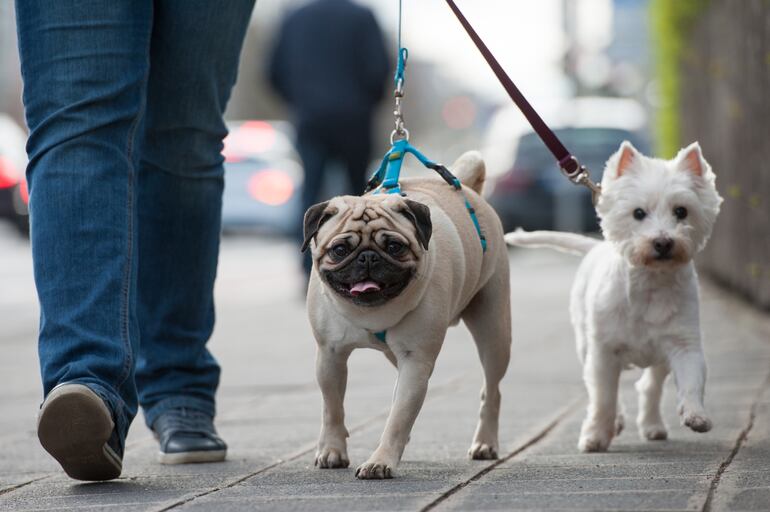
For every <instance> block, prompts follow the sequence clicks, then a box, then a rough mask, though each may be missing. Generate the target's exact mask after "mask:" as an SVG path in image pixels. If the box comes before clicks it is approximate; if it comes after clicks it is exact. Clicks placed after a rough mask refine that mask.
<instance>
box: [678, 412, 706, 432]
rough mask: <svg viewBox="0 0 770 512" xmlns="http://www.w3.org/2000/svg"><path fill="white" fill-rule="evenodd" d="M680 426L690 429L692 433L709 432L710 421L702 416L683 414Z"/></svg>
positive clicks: (691, 413) (692, 413)
mask: <svg viewBox="0 0 770 512" xmlns="http://www.w3.org/2000/svg"><path fill="white" fill-rule="evenodd" d="M682 425H684V426H685V427H690V430H692V431H693V432H708V431H709V430H711V420H710V419H708V418H707V417H706V416H705V415H703V414H697V413H694V412H690V413H688V412H685V413H684V414H682Z"/></svg>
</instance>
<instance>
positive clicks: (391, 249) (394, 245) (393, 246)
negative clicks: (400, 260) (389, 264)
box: [385, 241, 406, 256]
mask: <svg viewBox="0 0 770 512" xmlns="http://www.w3.org/2000/svg"><path fill="white" fill-rule="evenodd" d="M404 249H406V247H405V246H404V244H402V243H401V242H394V241H391V242H388V245H386V246H385V250H386V251H387V252H388V254H390V255H391V256H399V255H400V254H401V253H403V252H404Z"/></svg>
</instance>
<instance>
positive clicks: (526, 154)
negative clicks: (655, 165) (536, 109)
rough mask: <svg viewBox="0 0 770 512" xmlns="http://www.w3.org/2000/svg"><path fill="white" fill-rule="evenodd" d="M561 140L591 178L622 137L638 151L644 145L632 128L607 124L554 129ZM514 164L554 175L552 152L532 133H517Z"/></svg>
mask: <svg viewBox="0 0 770 512" xmlns="http://www.w3.org/2000/svg"><path fill="white" fill-rule="evenodd" d="M554 133H555V134H556V136H557V137H558V138H559V139H560V140H561V141H562V143H563V144H564V145H565V146H566V147H567V148H568V149H569V150H570V151H572V152H573V154H574V155H575V156H576V157H578V159H579V160H580V163H581V164H583V165H585V166H586V167H588V168H589V169H590V170H591V172H592V176H593V177H594V178H595V179H600V178H601V174H602V172H603V170H604V164H605V163H606V162H607V159H608V158H609V157H610V155H612V154H613V153H614V152H615V151H617V149H618V147H619V146H620V143H621V142H623V141H624V140H629V141H631V143H632V144H634V146H636V147H637V149H639V150H640V151H642V152H645V151H646V146H645V144H644V143H643V142H642V140H641V139H640V137H639V136H638V135H636V134H634V133H632V132H629V131H626V130H619V129H611V128H563V129H558V130H554ZM514 167H515V168H518V169H527V170H528V171H530V172H533V173H535V174H540V173H544V172H547V173H548V175H544V176H538V177H542V178H545V179H550V178H552V177H558V176H559V174H558V173H552V171H553V169H554V168H556V162H555V161H554V157H553V155H551V153H550V152H549V151H548V148H546V146H545V144H543V141H542V140H540V137H538V135H537V134H535V133H528V134H526V135H524V136H523V137H521V139H520V140H519V145H518V147H517V149H516V158H515V160H514Z"/></svg>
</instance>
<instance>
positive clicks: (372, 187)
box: [364, 0, 487, 343]
mask: <svg viewBox="0 0 770 512" xmlns="http://www.w3.org/2000/svg"><path fill="white" fill-rule="evenodd" d="M398 7H399V8H398V63H397V65H396V74H395V76H394V77H393V81H394V84H395V92H394V97H395V100H396V108H395V111H394V112H393V114H394V115H395V121H396V129H395V130H393V133H392V134H391V136H390V144H391V147H390V150H389V151H388V152H387V153H385V156H384V157H383V158H382V162H381V163H380V167H379V168H378V169H377V171H376V172H375V173H374V174H373V175H372V177H371V178H370V179H369V182H368V183H367V184H366V190H365V191H364V193H367V192H372V194H400V195H402V196H403V195H406V194H404V193H403V192H401V185H400V184H399V181H398V179H399V176H400V175H401V166H402V164H403V163H404V157H405V156H406V155H407V154H409V153H410V154H412V155H413V156H414V157H415V158H417V160H419V161H420V163H421V164H422V165H424V166H425V167H427V168H428V169H433V170H434V171H436V172H437V173H438V174H439V176H441V178H442V179H443V180H444V181H446V182H447V183H448V184H449V185H450V186H451V187H452V188H454V189H455V190H457V191H458V192H460V194H461V195H462V198H463V201H464V202H465V208H466V209H467V210H468V214H469V215H470V217H471V220H472V221H473V226H474V227H475V228H476V233H478V235H479V240H480V241H481V250H482V252H486V251H487V239H486V238H485V237H484V233H482V232H481V226H480V225H479V219H478V217H477V216H476V210H474V209H473V206H471V203H470V201H468V196H466V195H465V192H463V186H462V184H461V183H460V180H458V179H457V178H456V177H455V176H454V175H453V174H452V173H451V172H449V169H447V168H446V167H444V166H443V165H441V164H437V163H436V162H433V161H431V160H429V159H428V158H427V157H426V156H425V155H423V154H422V153H420V152H419V151H418V150H417V148H415V147H414V146H412V145H411V144H409V131H408V130H407V129H406V128H405V126H404V118H403V116H402V115H401V99H402V98H403V97H404V83H405V81H406V77H405V71H406V61H407V59H408V57H409V51H408V50H407V49H406V48H404V47H403V46H401V0H399V6H398ZM372 334H373V335H374V337H376V338H377V339H378V340H379V341H381V342H383V343H385V342H386V341H385V340H386V337H387V331H380V332H374V333H372Z"/></svg>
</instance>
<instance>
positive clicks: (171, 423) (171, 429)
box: [152, 407, 227, 464]
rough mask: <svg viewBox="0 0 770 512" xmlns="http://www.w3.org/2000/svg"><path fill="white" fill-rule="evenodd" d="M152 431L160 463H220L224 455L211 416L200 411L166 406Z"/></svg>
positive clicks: (222, 445) (225, 448) (224, 452)
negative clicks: (158, 446)
mask: <svg viewBox="0 0 770 512" xmlns="http://www.w3.org/2000/svg"><path fill="white" fill-rule="evenodd" d="M152 430H153V432H155V436H156V437H157V438H158V442H159V443H160V453H159V454H158V461H159V462H160V463H161V464H187V463H190V462H220V461H223V460H225V455H227V444H225V442H224V441H223V440H222V438H220V437H219V436H218V435H217V431H216V430H214V419H213V418H212V417H211V416H209V415H208V414H206V413H204V412H201V411H196V410H195V409H187V408H184V407H180V408H175V409H169V410H168V411H166V412H164V413H163V414H161V415H160V416H158V419H156V420H155V423H153V424H152Z"/></svg>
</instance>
